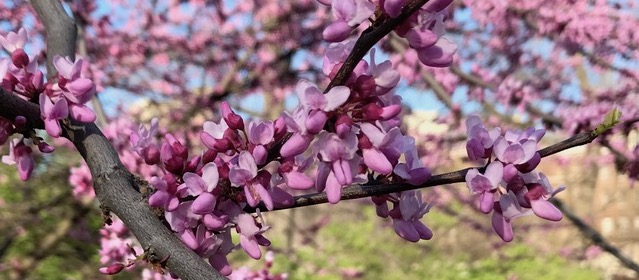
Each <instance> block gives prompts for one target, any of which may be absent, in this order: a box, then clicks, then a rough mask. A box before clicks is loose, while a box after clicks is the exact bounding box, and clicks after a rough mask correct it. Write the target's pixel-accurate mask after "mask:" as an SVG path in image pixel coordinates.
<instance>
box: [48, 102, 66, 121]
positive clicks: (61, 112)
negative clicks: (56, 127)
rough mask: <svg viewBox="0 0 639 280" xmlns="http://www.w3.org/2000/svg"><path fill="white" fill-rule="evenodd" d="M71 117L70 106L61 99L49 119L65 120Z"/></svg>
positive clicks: (54, 106)
mask: <svg viewBox="0 0 639 280" xmlns="http://www.w3.org/2000/svg"><path fill="white" fill-rule="evenodd" d="M68 116H69V105H68V103H67V100H66V99H64V98H61V99H60V100H58V102H56V103H55V105H53V108H51V111H50V112H49V117H50V118H52V119H58V120H59V119H64V118H66V117H68Z"/></svg>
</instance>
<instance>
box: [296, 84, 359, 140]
mask: <svg viewBox="0 0 639 280" xmlns="http://www.w3.org/2000/svg"><path fill="white" fill-rule="evenodd" d="M295 92H296V93H297V96H298V98H299V100H300V104H301V105H302V107H304V110H305V111H306V112H308V116H307V117H306V120H305V122H304V125H305V127H306V130H307V132H308V133H310V134H317V133H319V132H320V131H322V129H323V128H324V124H325V123H326V120H327V119H328V114H327V113H328V112H331V111H333V110H335V109H337V108H338V107H339V106H341V105H342V104H344V102H346V100H348V97H349V96H350V94H351V91H350V89H349V88H348V87H345V86H337V87H334V88H332V89H331V90H330V91H329V92H327V93H326V94H323V93H322V92H321V91H320V90H319V89H317V87H315V86H314V85H312V84H311V83H309V82H307V81H304V80H302V81H300V82H298V83H297V86H296V87H295Z"/></svg>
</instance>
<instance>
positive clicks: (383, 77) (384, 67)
mask: <svg viewBox="0 0 639 280" xmlns="http://www.w3.org/2000/svg"><path fill="white" fill-rule="evenodd" d="M366 74H367V75H370V76H372V77H373V78H374V80H375V85H376V86H377V87H378V88H377V90H376V94H377V95H381V94H384V93H387V92H388V91H390V90H391V89H392V88H394V87H395V86H397V84H398V83H399V80H400V75H399V72H397V70H395V69H393V64H392V63H391V62H390V61H389V60H386V61H384V62H382V63H380V64H376V63H375V49H371V52H370V65H369V66H368V69H367V70H366Z"/></svg>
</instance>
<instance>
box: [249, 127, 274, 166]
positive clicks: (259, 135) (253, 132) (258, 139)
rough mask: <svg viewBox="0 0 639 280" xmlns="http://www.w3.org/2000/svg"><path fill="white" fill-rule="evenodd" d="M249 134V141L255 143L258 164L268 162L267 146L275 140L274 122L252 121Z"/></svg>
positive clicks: (254, 152)
mask: <svg viewBox="0 0 639 280" xmlns="http://www.w3.org/2000/svg"><path fill="white" fill-rule="evenodd" d="M247 135H248V140H249V142H250V143H251V144H253V145H255V146H254V147H253V152H252V155H253V157H254V158H255V162H256V163H257V164H264V163H266V157H267V156H268V151H267V150H266V147H265V146H266V145H268V144H269V143H271V142H272V141H273V137H274V135H275V127H274V124H273V122H259V123H256V122H250V123H249V126H248V131H247Z"/></svg>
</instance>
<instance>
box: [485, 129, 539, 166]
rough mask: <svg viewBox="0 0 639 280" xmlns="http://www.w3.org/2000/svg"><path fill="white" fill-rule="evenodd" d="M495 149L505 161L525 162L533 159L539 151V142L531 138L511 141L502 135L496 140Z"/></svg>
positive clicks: (498, 155) (499, 157)
mask: <svg viewBox="0 0 639 280" xmlns="http://www.w3.org/2000/svg"><path fill="white" fill-rule="evenodd" d="M493 151H494V152H495V155H496V156H497V158H498V159H499V160H500V161H501V162H503V163H512V164H515V165H517V164H524V163H526V162H528V161H529V160H531V159H532V158H533V156H534V155H535V153H536V152H537V142H536V141H535V140H530V139H529V140H526V139H522V141H521V142H520V141H517V142H511V141H508V140H506V138H504V137H501V136H500V137H499V138H497V140H496V141H495V146H494V147H493Z"/></svg>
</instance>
